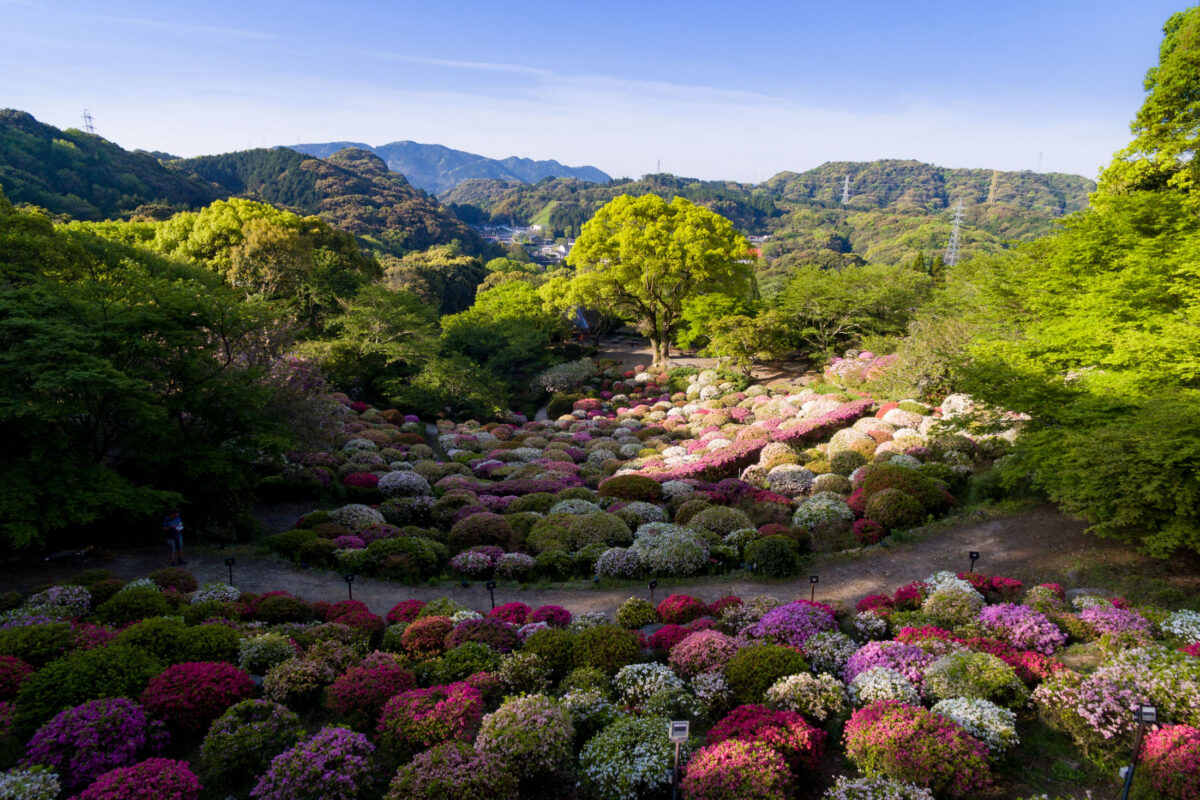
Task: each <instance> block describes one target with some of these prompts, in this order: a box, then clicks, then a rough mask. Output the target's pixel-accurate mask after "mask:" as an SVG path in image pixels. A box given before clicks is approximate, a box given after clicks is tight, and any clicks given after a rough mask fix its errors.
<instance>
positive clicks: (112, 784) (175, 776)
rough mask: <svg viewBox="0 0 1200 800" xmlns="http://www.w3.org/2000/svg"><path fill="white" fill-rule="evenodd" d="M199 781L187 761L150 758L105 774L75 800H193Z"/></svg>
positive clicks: (197, 790)
mask: <svg viewBox="0 0 1200 800" xmlns="http://www.w3.org/2000/svg"><path fill="white" fill-rule="evenodd" d="M199 796H200V779H199V778H197V777H196V775H195V774H194V773H193V772H192V771H191V769H189V768H188V763H187V762H186V761H172V760H171V759H169V758H151V759H147V760H146V761H143V762H142V763H140V764H134V765H133V766H132V767H121V768H119V769H114V770H112V771H111V772H106V773H104V774H103V775H101V776H100V777H99V778H97V779H96V782H95V783H93V784H92V785H91V786H89V787H88V788H87V789H85V790H84V791H83V792H81V793H80V794H79V795H78V796H77V797H76V798H75V800H149V798H154V800H196V798H198V797H199Z"/></svg>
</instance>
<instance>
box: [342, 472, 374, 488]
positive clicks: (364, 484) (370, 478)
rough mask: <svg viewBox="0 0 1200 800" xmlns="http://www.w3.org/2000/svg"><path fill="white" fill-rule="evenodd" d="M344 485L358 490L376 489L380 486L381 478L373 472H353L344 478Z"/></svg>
mask: <svg viewBox="0 0 1200 800" xmlns="http://www.w3.org/2000/svg"><path fill="white" fill-rule="evenodd" d="M342 485H343V486H348V487H353V488H356V489H374V488H376V487H377V486H379V476H378V475H376V474H374V473H372V472H351V473H350V474H349V475H347V476H346V477H344V478H342Z"/></svg>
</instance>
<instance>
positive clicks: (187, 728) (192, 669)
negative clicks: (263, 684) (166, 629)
mask: <svg viewBox="0 0 1200 800" xmlns="http://www.w3.org/2000/svg"><path fill="white" fill-rule="evenodd" d="M253 695H254V681H252V680H250V676H249V675H248V674H247V673H246V672H244V671H243V670H240V669H238V668H237V667H235V666H233V665H232V664H228V663H225V662H223V661H191V662H187V663H184V664H176V665H175V666H173V667H168V668H167V669H166V670H165V671H164V672H162V673H161V674H159V675H158V676H156V677H155V678H154V679H152V680H151V681H150V685H149V686H147V687H146V690H145V691H144V692H142V704H143V705H145V706H146V710H148V711H149V712H150V715H151V716H153V717H155V718H157V719H161V720H163V721H164V722H166V723H167V726H168V727H169V728H171V730H173V731H178V732H180V733H182V734H185V735H194V734H200V733H204V731H206V730H208V726H209V725H211V724H212V721H213V720H214V719H216V718H217V717H219V716H220V715H221V713H222V712H223V711H225V709H227V708H229V707H230V706H231V705H233V704H234V703H236V702H238V701H239V700H245V699H246V698H248V697H252V696H253Z"/></svg>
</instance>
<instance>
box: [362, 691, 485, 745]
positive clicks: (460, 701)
mask: <svg viewBox="0 0 1200 800" xmlns="http://www.w3.org/2000/svg"><path fill="white" fill-rule="evenodd" d="M482 718H483V695H481V694H480V692H479V690H478V689H476V688H475V687H473V686H471V685H470V684H469V683H466V682H463V681H459V682H457V683H452V684H450V685H448V686H434V687H431V688H429V689H413V690H411V691H408V692H402V693H400V694H398V695H396V696H395V697H393V698H392V699H391V700H389V701H388V702H387V704H386V705H385V706H384V707H383V713H382V714H381V715H380V719H379V725H378V726H377V729H376V730H377V732H378V734H379V738H380V741H381V742H382V743H383V744H385V745H386V746H388V747H390V748H392V749H395V750H400V751H410V750H422V749H425V748H427V747H433V746H434V745H436V744H441V743H442V742H445V741H450V740H457V741H461V742H466V741H470V740H471V737H472V736H473V735H474V734H475V729H476V728H477V727H478V726H479V722H480V720H481V719H482Z"/></svg>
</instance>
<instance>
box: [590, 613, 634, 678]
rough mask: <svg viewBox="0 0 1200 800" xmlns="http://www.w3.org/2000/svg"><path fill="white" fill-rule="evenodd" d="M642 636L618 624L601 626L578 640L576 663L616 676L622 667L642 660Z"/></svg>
mask: <svg viewBox="0 0 1200 800" xmlns="http://www.w3.org/2000/svg"><path fill="white" fill-rule="evenodd" d="M641 655H642V649H641V647H640V646H639V645H638V637H637V635H636V634H634V633H633V632H631V631H627V630H625V629H624V628H621V627H618V626H616V625H597V626H596V627H594V628H588V629H587V630H584V631H582V632H581V633H580V634H579V636H578V638H577V639H576V640H575V666H577V667H593V668H595V669H598V670H600V671H601V672H603V673H604V674H605V675H608V676H609V677H612V676H613V675H616V674H617V671H618V670H620V669H621V667H624V666H627V665H629V664H635V663H637V662H638V661H640V660H641Z"/></svg>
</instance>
